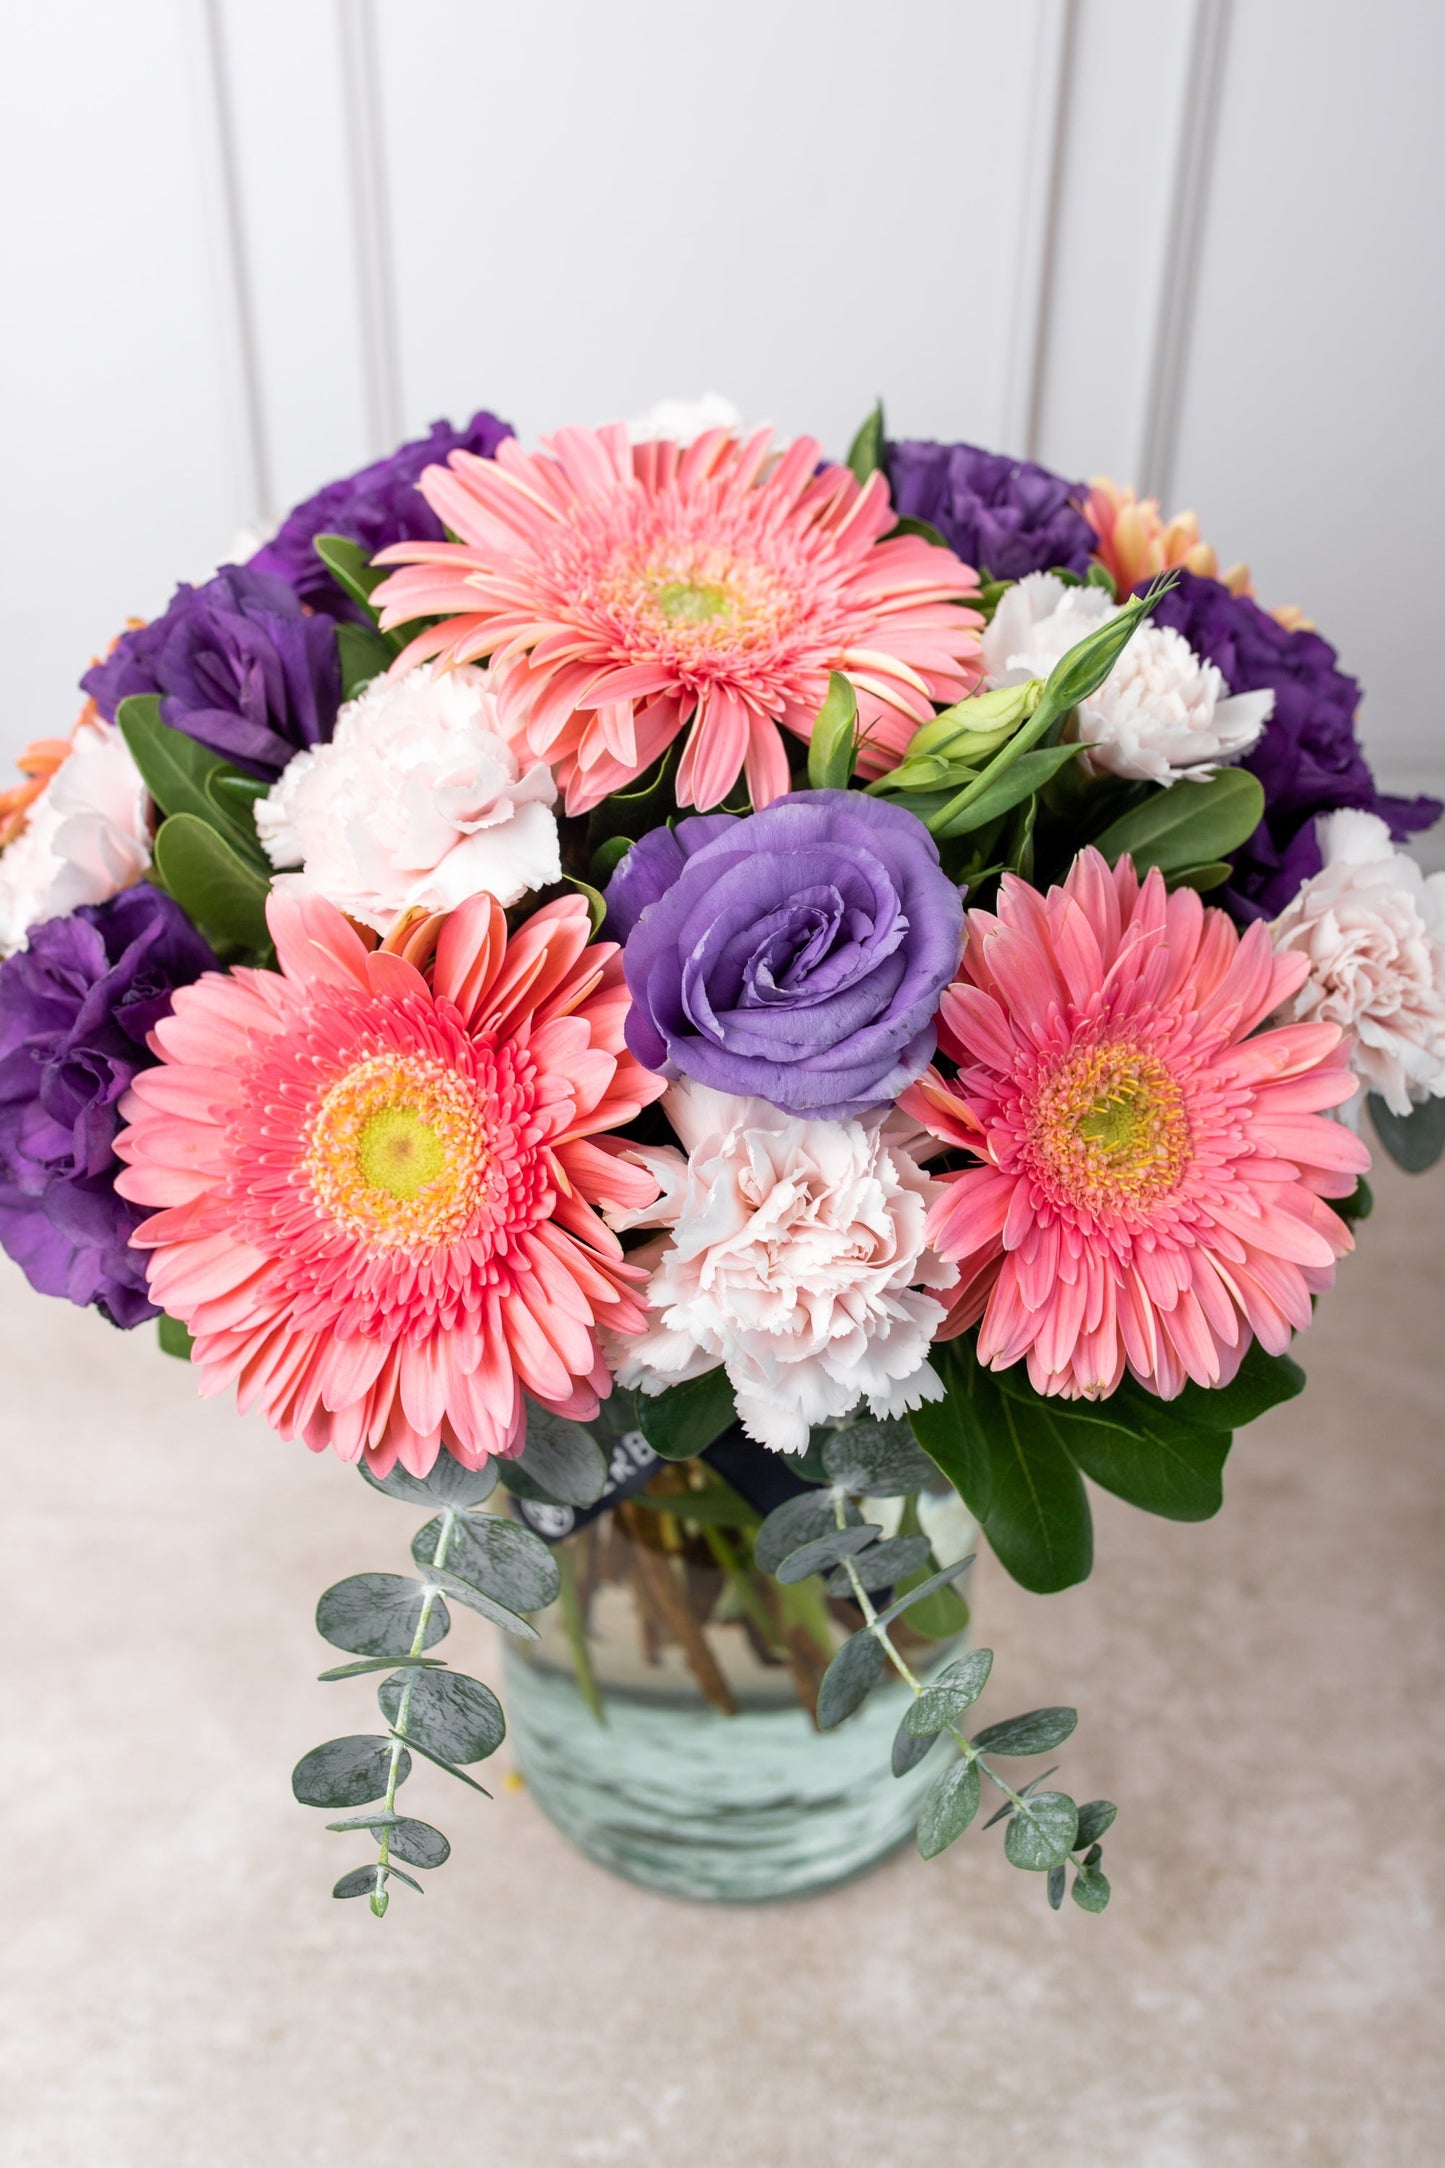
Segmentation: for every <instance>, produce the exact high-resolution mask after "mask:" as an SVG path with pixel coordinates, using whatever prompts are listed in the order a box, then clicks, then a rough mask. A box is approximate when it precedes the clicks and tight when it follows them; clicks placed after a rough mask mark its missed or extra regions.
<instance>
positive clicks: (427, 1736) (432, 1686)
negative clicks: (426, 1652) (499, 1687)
mask: <svg viewBox="0 0 1445 2168" xmlns="http://www.w3.org/2000/svg"><path fill="white" fill-rule="evenodd" d="M408 1678H410V1680H411V1700H410V1702H409V1703H408V1705H407V1712H406V1723H405V1726H404V1727H401V1728H403V1729H404V1730H405V1733H406V1737H407V1738H408V1739H409V1740H410V1741H411V1743H412V1745H414V1746H419V1747H422V1748H424V1749H425V1751H426V1752H427V1753H428V1754H435V1755H437V1756H439V1757H440V1758H441V1760H443V1761H447V1762H479V1761H485V1760H486V1758H487V1756H488V1755H489V1754H495V1753H496V1751H497V1748H498V1747H499V1746H500V1745H501V1743H502V1741H503V1739H505V1738H506V1736H507V1726H506V1720H505V1718H504V1717H503V1715H502V1705H501V1703H500V1702H499V1701H498V1699H497V1697H496V1695H495V1694H494V1693H493V1692H492V1690H491V1688H490V1687H489V1686H483V1684H482V1682H481V1680H480V1679H469V1678H466V1677H464V1676H463V1674H462V1673H461V1672H459V1671H424V1672H421V1673H419V1674H416V1675H413V1674H410V1673H408V1672H404V1671H399V1672H396V1673H394V1674H393V1675H392V1677H391V1678H389V1679H383V1680H382V1682H381V1684H380V1686H379V1687H378V1688H377V1690H376V1698H377V1700H378V1702H379V1703H380V1704H381V1713H382V1715H383V1716H384V1717H385V1718H386V1721H387V1723H388V1724H390V1726H391V1727H392V1729H393V1731H395V1730H396V1729H397V1728H398V1725H399V1712H400V1709H401V1702H402V1696H403V1694H404V1693H405V1692H406V1687H407V1681H408Z"/></svg>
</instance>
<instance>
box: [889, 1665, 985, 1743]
mask: <svg viewBox="0 0 1445 2168" xmlns="http://www.w3.org/2000/svg"><path fill="white" fill-rule="evenodd" d="M992 1669H993V1650H992V1649H970V1650H969V1652H968V1654H967V1655H966V1656H964V1657H961V1658H960V1659H959V1661H958V1662H957V1663H956V1664H950V1665H949V1667H948V1669H947V1670H946V1671H941V1672H940V1673H939V1675H938V1677H937V1678H936V1679H935V1680H934V1681H933V1683H932V1685H931V1686H925V1687H924V1689H923V1692H922V1693H921V1694H920V1695H919V1696H918V1699H917V1700H916V1701H915V1702H914V1704H913V1707H912V1708H911V1709H910V1710H909V1711H908V1714H907V1716H906V1717H905V1718H904V1719H903V1721H904V1723H905V1725H906V1726H907V1728H908V1730H909V1731H911V1732H913V1733H915V1734H916V1736H917V1737H918V1738H920V1739H922V1738H931V1737H932V1735H933V1734H934V1733H935V1732H939V1731H946V1730H947V1729H948V1728H949V1727H950V1726H951V1725H954V1724H956V1723H957V1722H958V1720H959V1718H960V1717H961V1716H962V1715H963V1713H964V1711H965V1709H971V1708H972V1707H973V1704H974V1703H975V1702H976V1701H977V1699H978V1697H979V1695H980V1694H981V1693H982V1692H983V1690H984V1688H985V1686H986V1685H987V1684H988V1675H989V1673H990V1671H992Z"/></svg>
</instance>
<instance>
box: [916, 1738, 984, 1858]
mask: <svg viewBox="0 0 1445 2168" xmlns="http://www.w3.org/2000/svg"><path fill="white" fill-rule="evenodd" d="M978 1799H979V1776H978V1763H977V1762H975V1761H958V1762H953V1763H952V1764H951V1765H950V1766H949V1767H948V1768H947V1769H945V1770H944V1772H943V1774H942V1776H941V1777H939V1778H938V1779H937V1781H936V1782H935V1784H934V1786H933V1788H932V1790H931V1791H930V1792H929V1794H928V1797H927V1798H926V1799H925V1800H924V1802H923V1811H922V1813H921V1814H920V1815H919V1817H918V1849H919V1851H920V1852H921V1853H922V1854H923V1857H924V1858H925V1859H936V1858H937V1857H938V1855H939V1853H940V1852H942V1851H945V1850H946V1849H947V1847H948V1846H949V1845H950V1844H952V1843H953V1841H954V1839H955V1837H961V1836H962V1835H963V1833H964V1831H965V1830H966V1829H967V1827H968V1825H969V1823H970V1822H971V1821H972V1820H973V1818H974V1816H975V1815H976V1814H977V1812H978Z"/></svg>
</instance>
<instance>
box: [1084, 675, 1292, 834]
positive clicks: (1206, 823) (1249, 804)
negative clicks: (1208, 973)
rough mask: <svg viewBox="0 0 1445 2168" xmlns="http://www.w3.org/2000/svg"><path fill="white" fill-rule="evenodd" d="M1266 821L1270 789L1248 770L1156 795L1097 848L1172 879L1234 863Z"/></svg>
mask: <svg viewBox="0 0 1445 2168" xmlns="http://www.w3.org/2000/svg"><path fill="white" fill-rule="evenodd" d="M1077 652H1078V650H1077V649H1076V650H1075V653H1077ZM1065 660H1066V661H1067V660H1068V658H1067V657H1065ZM1263 816H1264V787H1263V785H1262V784H1261V783H1260V782H1259V780H1258V778H1257V777H1255V776H1252V775H1251V774H1250V773H1249V770H1248V769H1247V768H1219V769H1217V770H1216V771H1215V773H1214V775H1212V776H1211V777H1210V779H1209V780H1208V782H1202V783H1191V782H1189V781H1188V780H1187V778H1186V779H1184V780H1182V781H1180V782H1178V783H1173V784H1171V785H1170V786H1169V787H1168V788H1167V789H1162V790H1156V791H1154V792H1152V793H1151V794H1150V796H1149V797H1147V798H1146V799H1144V801H1143V803H1142V804H1140V805H1136V806H1134V807H1132V808H1131V809H1130V811H1129V812H1127V813H1122V814H1120V816H1119V818H1118V820H1116V821H1112V822H1111V823H1110V824H1109V826H1108V827H1107V828H1106V829H1105V830H1104V833H1103V834H1102V835H1101V836H1098V837H1096V839H1095V843H1096V847H1097V848H1098V849H1099V850H1100V851H1102V852H1103V854H1104V856H1105V858H1107V859H1108V861H1109V863H1110V865H1111V866H1112V865H1113V864H1114V863H1115V862H1116V861H1117V860H1118V859H1120V858H1122V857H1123V856H1124V854H1125V852H1127V853H1128V854H1129V856H1130V857H1131V858H1132V859H1133V861H1134V866H1135V870H1136V871H1137V872H1138V873H1140V874H1143V873H1144V872H1145V871H1146V870H1147V869H1148V868H1149V867H1150V866H1158V867H1160V868H1161V869H1162V870H1163V871H1164V872H1165V873H1169V872H1173V871H1175V870H1177V869H1181V868H1185V867H1190V866H1199V865H1202V864H1204V863H1206V862H1210V861H1215V860H1222V859H1226V858H1228V856H1229V853H1230V852H1231V851H1235V850H1238V848H1239V846H1240V844H1241V843H1244V842H1245V841H1247V839H1248V838H1249V837H1250V836H1252V835H1253V834H1254V831H1255V829H1256V828H1257V827H1258V826H1259V824H1260V821H1261V819H1262V818H1263Z"/></svg>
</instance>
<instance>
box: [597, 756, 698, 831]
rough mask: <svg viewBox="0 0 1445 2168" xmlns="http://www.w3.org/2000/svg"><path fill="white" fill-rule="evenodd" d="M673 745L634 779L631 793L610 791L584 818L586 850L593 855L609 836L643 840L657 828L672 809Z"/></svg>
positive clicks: (674, 757) (675, 762)
mask: <svg viewBox="0 0 1445 2168" xmlns="http://www.w3.org/2000/svg"><path fill="white" fill-rule="evenodd" d="M677 761H678V746H677V741H676V740H674V742H673V743H672V744H671V745H669V746H668V748H667V750H666V752H665V753H664V754H663V755H662V757H661V759H660V760H657V761H655V762H654V763H653V765H652V767H651V768H649V769H648V770H647V771H646V772H645V773H644V774H643V775H640V776H639V777H638V779H637V783H636V785H635V787H634V788H633V789H632V790H617V791H613V792H612V793H611V794H610V795H609V796H608V797H606V798H604V799H603V801H602V803H601V805H599V806H594V807H593V809H592V811H591V813H589V815H588V816H587V848H588V850H589V851H592V852H596V851H598V850H600V849H601V847H602V846H603V844H605V843H607V842H610V840H611V839H612V837H613V836H628V837H633V836H645V835H646V834H647V832H648V830H649V829H651V828H660V827H661V826H662V824H663V822H664V821H665V820H666V818H667V816H668V814H669V813H670V812H671V811H672V808H673V795H672V777H673V771H674V769H675V768H676V766H677Z"/></svg>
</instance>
